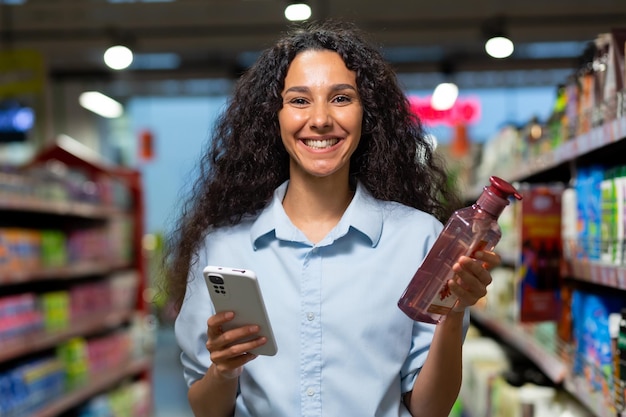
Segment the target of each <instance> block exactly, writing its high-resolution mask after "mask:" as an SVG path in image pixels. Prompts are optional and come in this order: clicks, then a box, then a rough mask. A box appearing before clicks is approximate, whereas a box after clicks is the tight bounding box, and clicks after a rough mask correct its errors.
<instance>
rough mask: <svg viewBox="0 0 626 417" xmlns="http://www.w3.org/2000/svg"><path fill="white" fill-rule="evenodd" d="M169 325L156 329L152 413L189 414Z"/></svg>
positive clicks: (185, 416)
mask: <svg viewBox="0 0 626 417" xmlns="http://www.w3.org/2000/svg"><path fill="white" fill-rule="evenodd" d="M179 355H180V349H179V348H178V345H177V344H176V339H175V337H174V328H173V327H172V326H171V325H162V326H159V328H158V329H157V340H156V351H155V357H154V369H153V378H154V380H153V390H154V391H153V393H154V417H193V414H192V412H191V409H190V408H189V404H188V403H187V385H186V384H185V381H184V379H183V371H182V367H181V365H180V361H179Z"/></svg>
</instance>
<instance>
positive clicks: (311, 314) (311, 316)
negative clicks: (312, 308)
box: [306, 313, 315, 321]
mask: <svg viewBox="0 0 626 417" xmlns="http://www.w3.org/2000/svg"><path fill="white" fill-rule="evenodd" d="M306 318H307V320H308V321H313V320H315V314H313V313H306Z"/></svg>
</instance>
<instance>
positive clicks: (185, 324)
mask: <svg viewBox="0 0 626 417" xmlns="http://www.w3.org/2000/svg"><path fill="white" fill-rule="evenodd" d="M202 252H204V251H202ZM202 252H201V253H202ZM205 265H206V259H205V256H204V255H203V254H202V255H200V256H199V259H198V260H197V262H196V264H195V265H193V266H192V268H191V269H190V273H189V277H188V282H187V292H186V294H185V299H184V301H183V305H182V307H181V310H180V312H179V314H178V316H177V317H176V321H175V323H174V331H175V334H176V340H177V342H178V346H179V347H180V348H181V354H180V359H181V363H182V366H183V375H184V378H185V381H186V383H187V385H188V386H191V384H193V383H194V382H195V381H197V380H199V379H201V378H202V377H203V376H204V374H205V373H206V371H207V369H208V368H209V366H210V365H211V358H210V354H209V351H208V350H207V349H206V342H207V340H208V337H207V324H206V321H207V320H208V318H209V317H210V316H212V315H213V314H215V310H214V308H213V305H212V303H211V301H210V297H209V292H208V290H207V287H206V283H205V281H204V278H203V276H202V270H203V269H204V266H205Z"/></svg>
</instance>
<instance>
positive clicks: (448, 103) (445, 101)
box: [430, 82, 459, 111]
mask: <svg viewBox="0 0 626 417" xmlns="http://www.w3.org/2000/svg"><path fill="white" fill-rule="evenodd" d="M458 97H459V87H457V85H456V84H454V83H451V82H444V83H440V84H439V85H438V86H437V87H435V91H433V95H432V97H431V99H430V105H431V107H432V108H433V109H435V110H440V111H444V110H450V109H451V108H452V106H454V103H455V102H456V99H457V98H458Z"/></svg>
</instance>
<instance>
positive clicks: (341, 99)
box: [333, 95, 352, 104]
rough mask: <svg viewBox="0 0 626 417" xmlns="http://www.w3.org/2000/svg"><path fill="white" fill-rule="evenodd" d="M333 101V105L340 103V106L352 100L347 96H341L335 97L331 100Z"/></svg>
mask: <svg viewBox="0 0 626 417" xmlns="http://www.w3.org/2000/svg"><path fill="white" fill-rule="evenodd" d="M333 101H334V102H335V103H340V104H343V103H350V102H351V101H352V99H351V98H350V97H349V96H343V95H342V96H337V97H335V98H334V99H333Z"/></svg>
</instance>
